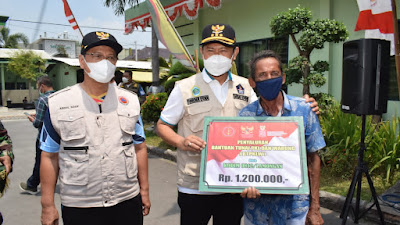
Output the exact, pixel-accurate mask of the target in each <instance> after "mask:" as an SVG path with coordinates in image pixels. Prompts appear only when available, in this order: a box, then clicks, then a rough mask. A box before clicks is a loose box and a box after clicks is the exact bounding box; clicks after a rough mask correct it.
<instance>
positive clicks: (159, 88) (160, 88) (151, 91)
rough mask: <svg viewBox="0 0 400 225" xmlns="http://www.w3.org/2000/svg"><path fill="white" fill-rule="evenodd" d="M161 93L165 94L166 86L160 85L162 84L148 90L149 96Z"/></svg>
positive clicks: (157, 83)
mask: <svg viewBox="0 0 400 225" xmlns="http://www.w3.org/2000/svg"><path fill="white" fill-rule="evenodd" d="M161 92H165V88H164V86H162V85H160V82H156V83H153V84H152V85H151V86H150V87H149V89H148V90H147V95H150V94H157V93H161Z"/></svg>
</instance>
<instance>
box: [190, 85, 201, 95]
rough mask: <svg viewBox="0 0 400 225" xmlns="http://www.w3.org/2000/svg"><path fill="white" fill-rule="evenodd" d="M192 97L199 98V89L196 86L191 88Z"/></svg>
mask: <svg viewBox="0 0 400 225" xmlns="http://www.w3.org/2000/svg"><path fill="white" fill-rule="evenodd" d="M192 95H193V96H199V95H200V88H199V87H197V86H193V88H192Z"/></svg>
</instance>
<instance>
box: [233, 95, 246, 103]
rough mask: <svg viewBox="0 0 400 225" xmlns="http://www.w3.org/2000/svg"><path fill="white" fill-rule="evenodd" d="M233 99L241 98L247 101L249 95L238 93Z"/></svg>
mask: <svg viewBox="0 0 400 225" xmlns="http://www.w3.org/2000/svg"><path fill="white" fill-rule="evenodd" d="M233 99H239V100H242V101H245V102H248V101H249V97H248V96H246V95H238V94H233Z"/></svg>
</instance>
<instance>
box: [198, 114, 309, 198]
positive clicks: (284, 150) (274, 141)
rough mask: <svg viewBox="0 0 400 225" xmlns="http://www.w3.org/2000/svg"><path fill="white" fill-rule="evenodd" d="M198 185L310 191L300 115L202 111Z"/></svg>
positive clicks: (233, 189)
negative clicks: (207, 114)
mask: <svg viewBox="0 0 400 225" xmlns="http://www.w3.org/2000/svg"><path fill="white" fill-rule="evenodd" d="M203 139H204V140H205V141H206V142H207V145H206V148H205V149H204V150H203V151H202V161H201V171H200V185H199V190H200V191H208V192H210V191H211V192H226V193H235V192H242V190H243V189H244V188H247V187H257V189H259V190H260V192H261V193H264V194H309V184H308V175H307V160H306V148H305V141H304V126H303V118H302V117H279V118H278V117H206V118H205V124H204V134H203Z"/></svg>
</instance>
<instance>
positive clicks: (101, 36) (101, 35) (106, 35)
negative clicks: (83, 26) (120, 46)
mask: <svg viewBox="0 0 400 225" xmlns="http://www.w3.org/2000/svg"><path fill="white" fill-rule="evenodd" d="M96 35H97V37H98V38H99V39H100V40H107V39H108V38H110V34H109V33H106V32H96Z"/></svg>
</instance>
